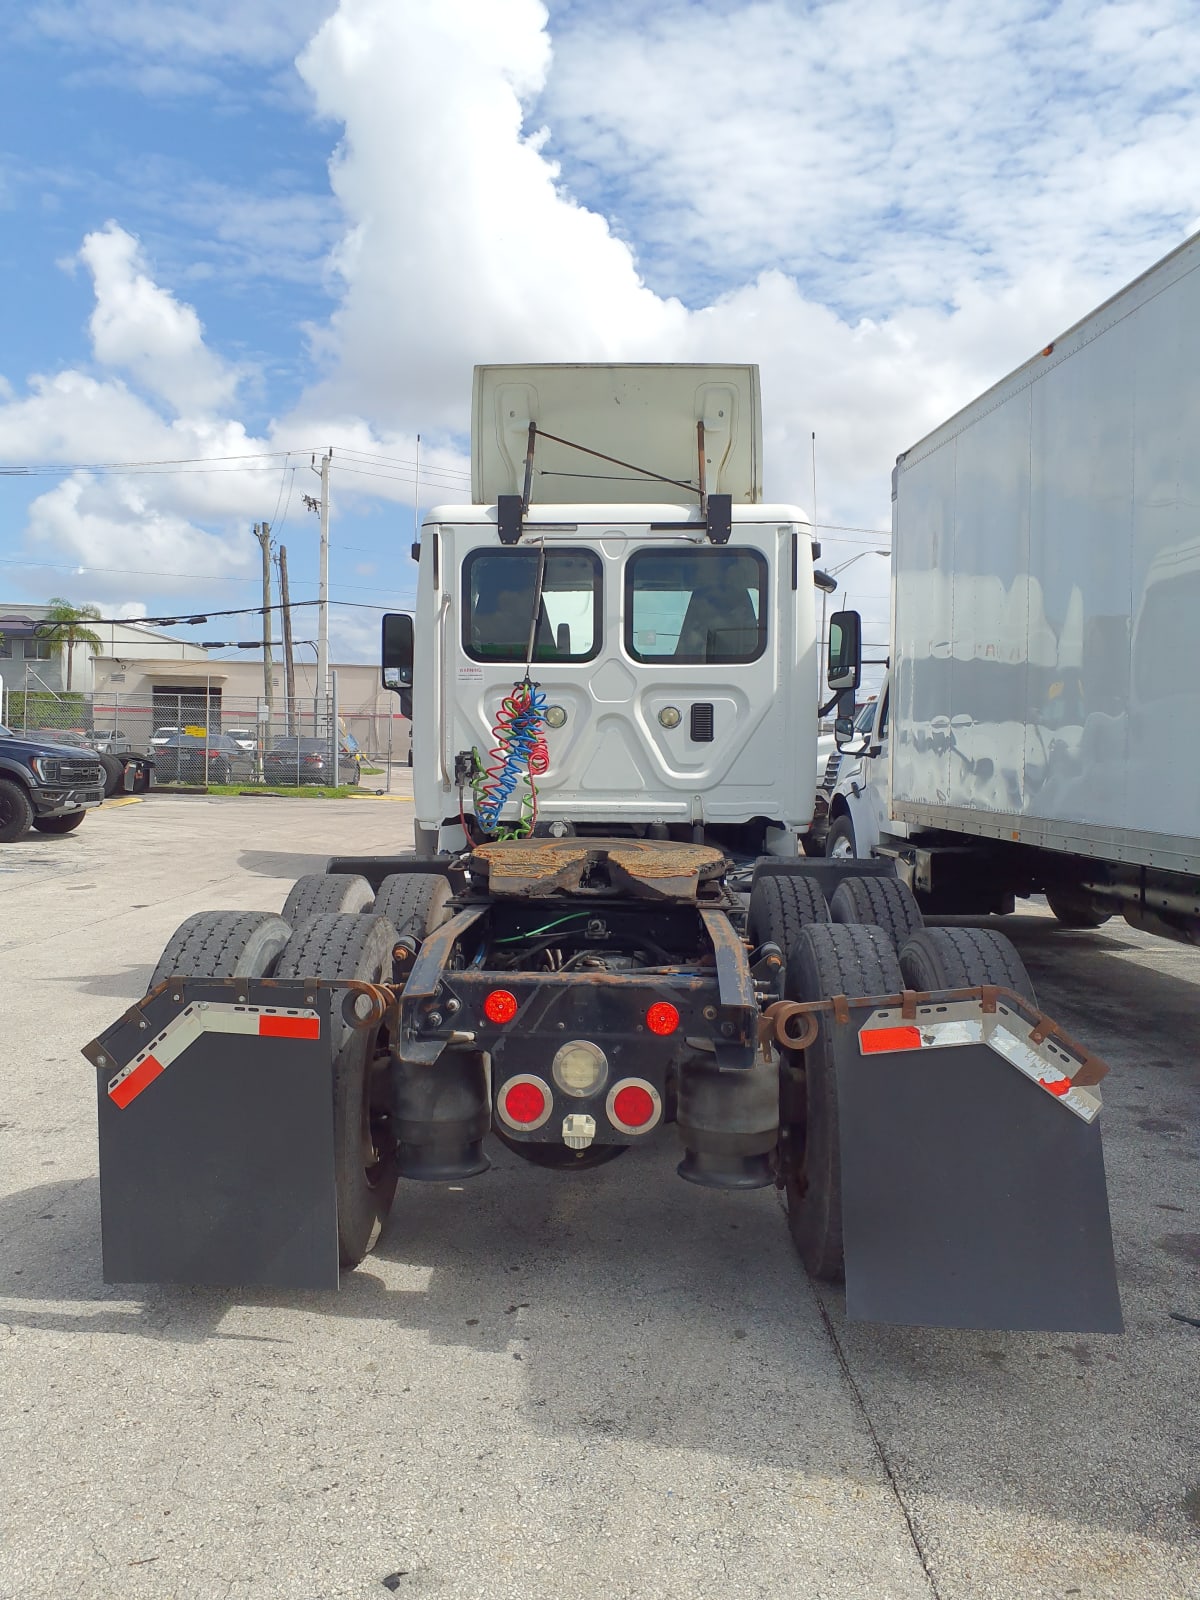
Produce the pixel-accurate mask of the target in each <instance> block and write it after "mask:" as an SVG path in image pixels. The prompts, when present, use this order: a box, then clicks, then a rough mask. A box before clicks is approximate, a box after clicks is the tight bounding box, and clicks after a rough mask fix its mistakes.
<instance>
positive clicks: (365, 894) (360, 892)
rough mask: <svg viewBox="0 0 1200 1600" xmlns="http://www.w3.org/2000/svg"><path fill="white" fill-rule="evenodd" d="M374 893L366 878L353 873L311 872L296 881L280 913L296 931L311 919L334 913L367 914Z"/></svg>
mask: <svg viewBox="0 0 1200 1600" xmlns="http://www.w3.org/2000/svg"><path fill="white" fill-rule="evenodd" d="M372 898H373V893H372V889H371V885H370V884H369V883H368V882H367V880H366V879H365V878H360V877H359V876H358V875H357V874H356V873H351V872H310V873H307V874H306V875H305V876H304V877H303V878H297V879H296V881H295V883H294V884H293V885H292V887H291V889H290V890H289V892H288V897H287V899H286V900H285V901H284V902H283V910H282V911H281V912H280V913H279V914H280V916H281V917H282V918H283V920H284V921H285V922H286V923H288V924H290V926H291V927H293V928H298V927H299V926H300V924H301V923H302V922H307V921H308V919H309V918H310V917H320V916H324V915H326V914H327V913H330V912H334V911H365V910H366V909H367V907H368V906H369V905H370V904H371V900H372Z"/></svg>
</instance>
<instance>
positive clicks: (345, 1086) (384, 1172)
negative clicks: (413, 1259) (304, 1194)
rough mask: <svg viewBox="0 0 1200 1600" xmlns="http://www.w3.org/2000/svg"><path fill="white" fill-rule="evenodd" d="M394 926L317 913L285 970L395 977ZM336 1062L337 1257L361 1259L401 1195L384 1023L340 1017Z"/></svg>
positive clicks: (290, 951)
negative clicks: (353, 1023)
mask: <svg viewBox="0 0 1200 1600" xmlns="http://www.w3.org/2000/svg"><path fill="white" fill-rule="evenodd" d="M395 942H396V930H395V929H394V928H393V927H392V925H391V923H390V922H389V921H388V920H387V918H386V917H376V916H358V915H354V914H350V913H340V914H339V913H337V912H334V913H327V914H325V915H322V916H316V917H311V918H310V919H309V920H308V921H307V922H305V923H304V924H302V925H301V926H300V927H298V928H297V929H296V930H295V932H294V933H293V934H292V937H291V938H290V939H289V940H288V943H287V948H286V949H285V950H284V952H283V955H282V956H281V957H280V959H279V966H278V968H277V972H276V975H277V976H278V977H281V978H324V979H338V978H357V979H360V980H361V981H363V982H366V983H379V982H381V981H382V980H384V979H385V978H386V979H389V980H390V978H391V974H392V946H393V945H394V944H395ZM334 1038H335V1039H336V1040H337V1041H338V1046H337V1054H336V1055H335V1057H334V1062H333V1137H334V1182H335V1186H336V1189H337V1218H338V1259H339V1260H340V1262H341V1264H342V1266H343V1267H347V1268H349V1267H357V1266H358V1264H359V1262H360V1261H361V1260H362V1259H363V1257H364V1256H365V1255H366V1254H367V1252H368V1251H369V1250H370V1249H371V1248H372V1247H373V1246H374V1244H375V1241H376V1240H377V1239H378V1238H379V1235H380V1233H381V1232H382V1230H383V1224H384V1223H385V1222H386V1221H387V1215H388V1212H389V1211H390V1210H391V1208H392V1201H393V1200H394V1199H395V1196H396V1182H397V1171H396V1140H395V1135H394V1133H393V1131H392V1120H391V1104H390V1095H389V1089H388V1072H387V1066H388V1061H389V1059H390V1058H389V1056H388V1039H387V1030H386V1028H384V1027H383V1026H382V1025H381V1026H379V1027H372V1028H351V1027H350V1026H349V1024H348V1023H344V1022H343V1023H340V1025H339V1024H338V1023H335V1025H334Z"/></svg>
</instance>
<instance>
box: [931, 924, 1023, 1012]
mask: <svg viewBox="0 0 1200 1600" xmlns="http://www.w3.org/2000/svg"><path fill="white" fill-rule="evenodd" d="M900 971H901V972H902V973H903V975H904V986H905V988H907V989H918V990H924V991H927V990H930V989H975V988H978V987H979V986H980V985H981V984H996V985H997V986H999V987H1000V988H1002V989H1011V990H1012V991H1013V992H1014V994H1019V995H1020V996H1021V998H1022V999H1023V1000H1028V1002H1029V1004H1030V1005H1031V1006H1034V1007H1036V1006H1037V1003H1038V1002H1037V993H1036V991H1035V990H1034V987H1033V981H1032V979H1031V978H1030V976H1029V974H1028V973H1027V972H1026V970H1025V963H1024V962H1023V961H1022V960H1021V958H1020V956H1019V955H1018V954H1017V951H1016V948H1015V946H1014V945H1013V943H1012V941H1011V940H1009V939H1006V938H1005V937H1004V935H1003V934H1002V933H993V931H992V930H991V929H990V928H922V929H921V930H920V932H918V933H914V934H913V935H912V937H911V938H910V939H908V940H907V941H906V943H905V944H904V945H903V946H902V948H901V950H900Z"/></svg>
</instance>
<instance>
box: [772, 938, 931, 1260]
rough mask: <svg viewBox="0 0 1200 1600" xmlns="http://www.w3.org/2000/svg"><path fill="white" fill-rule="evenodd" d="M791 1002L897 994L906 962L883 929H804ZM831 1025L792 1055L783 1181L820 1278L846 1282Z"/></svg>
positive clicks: (794, 952)
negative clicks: (802, 1049) (809, 1043)
mask: <svg viewBox="0 0 1200 1600" xmlns="http://www.w3.org/2000/svg"><path fill="white" fill-rule="evenodd" d="M787 957H788V959H787V975H786V978H785V982H784V994H785V996H786V997H787V999H789V1000H828V999H829V998H830V997H831V996H832V995H839V994H844V995H875V994H898V993H899V991H900V990H901V989H902V988H903V987H904V984H903V980H902V979H901V976H900V965H899V962H898V961H897V959H896V952H895V951H894V950H893V948H892V946H891V943H890V941H889V939H888V936H887V934H886V933H885V932H884V931H883V929H882V928H878V927H861V926H855V925H852V924H850V923H844V922H842V923H832V924H830V925H829V926H828V927H817V926H809V927H807V928H803V929H802V930H801V932H800V935H799V937H798V938H797V939H796V940H795V942H794V943H793V944H792V946H791V947H790V949H789V950H788V953H787ZM827 1026H828V1025H827V1024H826V1022H825V1021H824V1019H822V1023H821V1028H820V1031H819V1032H818V1034H817V1037H816V1039H815V1040H814V1041H813V1043H812V1044H811V1045H809V1047H808V1049H807V1050H804V1051H798V1052H789V1053H788V1055H787V1056H786V1057H785V1061H784V1066H783V1081H782V1083H781V1095H780V1117H779V1121H780V1128H779V1133H780V1176H781V1177H782V1179H783V1189H784V1194H785V1197H786V1199H787V1213H788V1228H789V1229H790V1231H791V1235H792V1242H793V1243H794V1244H795V1246H796V1249H797V1250H798V1251H799V1253H800V1259H801V1260H802V1261H803V1262H804V1265H805V1267H806V1268H807V1269H808V1271H809V1272H810V1273H811V1275H812V1276H813V1277H814V1278H819V1279H822V1280H824V1281H825V1282H829V1283H840V1282H841V1280H842V1278H843V1277H844V1276H845V1258H844V1254H843V1249H842V1161H841V1146H840V1136H839V1132H838V1102H837V1074H836V1072H835V1069H834V1059H833V1050H832V1047H831V1045H830V1042H829V1035H828V1031H827Z"/></svg>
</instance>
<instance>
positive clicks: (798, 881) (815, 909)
mask: <svg viewBox="0 0 1200 1600" xmlns="http://www.w3.org/2000/svg"><path fill="white" fill-rule="evenodd" d="M828 921H829V907H828V906H827V905H826V904H825V896H824V895H823V894H822V893H821V891H820V888H819V887H818V886H817V883H816V880H815V879H814V878H806V877H804V876H803V875H802V874H795V875H792V874H787V875H785V874H783V873H777V874H770V875H765V876H763V877H761V878H759V879H757V881H756V882H755V884H754V887H753V889H752V890H751V891H750V908H749V912H748V914H747V919H746V932H747V933H748V934H749V936H750V942H751V944H753V945H754V947H755V949H757V948H758V947H759V945H764V944H777V945H778V946H779V948H780V949H781V950H782V951H784V952H785V954H786V952H787V951H788V950H790V949H791V947H792V945H793V943H794V942H795V940H796V938H797V937H798V935H799V933H800V930H801V928H806V927H808V926H809V925H810V924H812V923H824V922H828Z"/></svg>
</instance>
